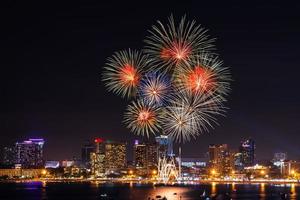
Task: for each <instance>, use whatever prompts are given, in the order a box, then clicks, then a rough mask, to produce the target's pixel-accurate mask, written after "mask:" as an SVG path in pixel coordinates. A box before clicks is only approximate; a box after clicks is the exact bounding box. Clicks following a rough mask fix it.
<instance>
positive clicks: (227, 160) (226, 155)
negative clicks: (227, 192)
mask: <svg viewBox="0 0 300 200" xmlns="http://www.w3.org/2000/svg"><path fill="white" fill-rule="evenodd" d="M233 155H234V154H233V153H231V152H230V151H229V149H228V145H227V144H211V145H209V166H210V168H212V169H214V170H215V171H216V172H218V173H221V174H229V173H230V172H231V171H232V168H233V162H234V156H233Z"/></svg>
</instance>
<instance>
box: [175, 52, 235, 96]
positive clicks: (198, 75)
mask: <svg viewBox="0 0 300 200" xmlns="http://www.w3.org/2000/svg"><path fill="white" fill-rule="evenodd" d="M222 65H223V63H222V61H220V60H219V59H218V57H215V56H211V55H210V54H207V53H202V54H201V55H198V56H195V57H193V58H192V59H189V60H188V62H185V63H182V64H180V66H179V70H177V71H176V72H175V73H174V77H175V82H176V84H177V86H178V87H179V88H180V89H181V90H188V91H191V92H194V93H199V92H200V93H203V92H205V93H209V94H215V95H221V96H224V95H227V93H228V91H229V86H230V85H229V82H230V80H231V79H230V74H229V72H228V68H227V67H224V66H222Z"/></svg>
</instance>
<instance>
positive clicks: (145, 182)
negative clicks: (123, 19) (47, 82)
mask: <svg viewBox="0 0 300 200" xmlns="http://www.w3.org/2000/svg"><path fill="white" fill-rule="evenodd" d="M26 182H42V183H95V184H107V183H108V184H144V185H151V184H152V185H154V186H188V185H202V184H243V185H251V184H280V185H281V184H296V185H300V180H284V181H281V180H276V181H274V180H253V181H228V180H226V181H224V180H201V181H186V182H183V181H182V182H172V183H166V184H165V183H159V182H155V181H147V180H142V181H141V180H139V181H138V180H103V179H44V178H43V179H19V180H0V183H26Z"/></svg>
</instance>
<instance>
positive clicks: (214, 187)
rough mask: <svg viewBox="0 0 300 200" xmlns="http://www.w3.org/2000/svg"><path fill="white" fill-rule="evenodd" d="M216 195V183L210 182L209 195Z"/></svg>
mask: <svg viewBox="0 0 300 200" xmlns="http://www.w3.org/2000/svg"><path fill="white" fill-rule="evenodd" d="M216 194H217V183H215V182H212V184H211V195H213V196H214V195H216Z"/></svg>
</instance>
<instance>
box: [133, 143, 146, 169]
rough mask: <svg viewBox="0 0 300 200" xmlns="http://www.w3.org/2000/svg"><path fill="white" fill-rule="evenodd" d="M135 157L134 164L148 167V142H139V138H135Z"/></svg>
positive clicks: (139, 166)
mask: <svg viewBox="0 0 300 200" xmlns="http://www.w3.org/2000/svg"><path fill="white" fill-rule="evenodd" d="M133 149H134V150H133V159H134V165H135V167H137V168H146V167H147V146H146V144H139V142H138V141H137V140H135V143H134V147H133Z"/></svg>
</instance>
